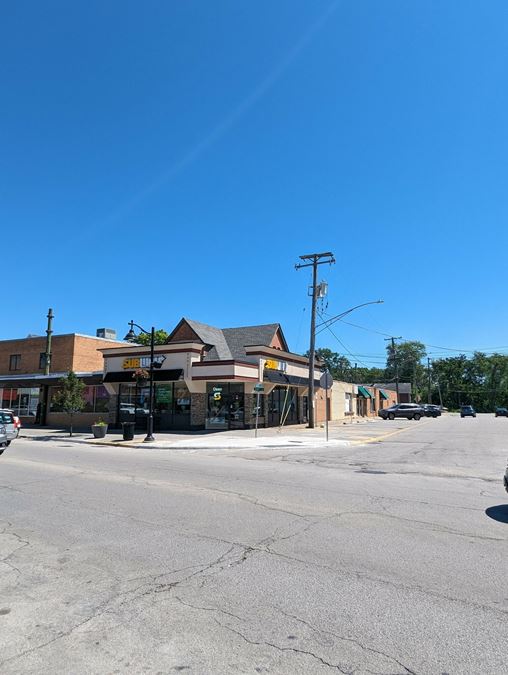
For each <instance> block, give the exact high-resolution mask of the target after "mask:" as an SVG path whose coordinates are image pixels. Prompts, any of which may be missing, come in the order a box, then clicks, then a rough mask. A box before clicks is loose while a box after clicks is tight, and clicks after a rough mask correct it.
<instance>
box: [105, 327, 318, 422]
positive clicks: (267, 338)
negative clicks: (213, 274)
mask: <svg viewBox="0 0 508 675" xmlns="http://www.w3.org/2000/svg"><path fill="white" fill-rule="evenodd" d="M100 351H101V352H102V354H103V355H104V386H105V387H106V390H107V392H108V393H109V395H110V397H111V399H110V415H109V421H110V423H111V424H112V425H114V426H119V425H120V424H121V423H122V422H127V421H134V422H135V423H136V425H137V426H138V427H139V428H146V417H147V415H148V410H149V383H148V381H147V378H146V375H147V372H145V377H144V378H141V380H140V378H139V371H140V370H141V371H143V370H145V371H148V369H149V366H150V347H147V346H141V345H129V346H127V345H124V347H123V348H122V349H111V348H107V347H105V348H102V349H101V350H100ZM155 361H156V362H157V366H158V367H157V368H156V370H154V386H155V392H154V429H155V430H156V431H157V430H171V429H175V430H177V429H179V430H185V429H208V430H222V429H235V428H252V427H253V426H255V424H256V418H257V424H258V426H260V427H268V426H279V425H281V424H282V425H290V424H301V423H305V422H306V421H307V417H308V405H309V403H308V398H307V393H308V391H307V390H308V367H309V364H308V360H307V359H306V358H305V357H303V356H300V355H299V354H294V353H292V352H291V351H289V347H288V344H287V342H286V339H285V337H284V334H283V332H282V328H281V326H280V325H279V324H277V323H274V324H264V325H259V326H242V327H238V328H223V329H221V328H216V327H215V326H210V325H207V324H204V323H200V322H197V321H193V320H191V319H185V318H183V319H182V320H181V321H180V322H179V323H178V324H177V326H176V327H175V328H174V330H173V331H172V332H171V334H170V335H169V337H168V340H167V342H166V344H164V345H156V346H155ZM319 366H320V364H319V363H318V364H317V367H316V376H315V386H316V392H317V396H316V419H317V421H323V420H324V419H325V414H326V409H325V405H326V400H325V395H324V392H323V390H321V389H320V383H319V377H320V375H321V372H320V367H319Z"/></svg>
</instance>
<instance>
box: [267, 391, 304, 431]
mask: <svg viewBox="0 0 508 675" xmlns="http://www.w3.org/2000/svg"><path fill="white" fill-rule="evenodd" d="M267 413H268V426H270V427H277V426H279V425H281V424H282V425H286V424H298V394H297V389H296V387H274V388H273V389H272V391H271V392H270V393H269V394H268V411H267Z"/></svg>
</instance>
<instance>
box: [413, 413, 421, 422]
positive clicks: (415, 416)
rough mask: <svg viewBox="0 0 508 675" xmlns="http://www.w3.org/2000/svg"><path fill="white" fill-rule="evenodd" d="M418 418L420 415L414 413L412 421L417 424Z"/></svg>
mask: <svg viewBox="0 0 508 675" xmlns="http://www.w3.org/2000/svg"><path fill="white" fill-rule="evenodd" d="M420 417H421V415H420V414H419V413H416V415H413V419H414V420H416V421H417V422H418V420H419V419H420Z"/></svg>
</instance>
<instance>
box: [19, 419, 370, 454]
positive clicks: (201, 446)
mask: <svg viewBox="0 0 508 675" xmlns="http://www.w3.org/2000/svg"><path fill="white" fill-rule="evenodd" d="M369 421H370V420H359V421H358V422H354V423H353V424H351V423H349V422H348V423H347V424H343V423H342V422H330V423H329V440H328V441H326V435H325V428H324V427H321V426H320V427H318V428H315V429H308V428H307V427H306V426H305V425H303V424H302V425H297V426H291V427H290V428H287V427H286V428H284V429H282V430H279V428H273V427H272V428H269V429H259V430H258V434H257V438H256V436H255V431H254V430H253V429H238V430H235V431H216V432H211V431H196V432H188V433H182V432H180V433H168V432H157V433H155V434H154V436H155V441H153V442H152V443H144V442H143V439H144V437H145V433H144V432H143V433H139V432H137V433H136V435H135V437H134V440H132V441H124V440H123V436H122V434H121V433H120V432H118V431H117V430H114V431H112V432H108V434H107V435H106V437H105V438H104V439H96V438H94V437H93V436H92V435H91V434H90V433H89V432H83V431H78V432H74V434H73V436H72V437H71V436H69V432H68V430H66V429H49V428H44V427H26V428H24V429H21V433H20V437H23V438H27V439H28V438H30V439H33V440H39V441H63V440H64V441H65V442H66V443H67V442H72V443H86V444H89V445H94V446H97V445H99V446H100V445H108V446H118V447H126V448H143V449H145V450H146V449H147V448H159V449H182V450H183V449H185V450H191V449H192V450H213V449H220V450H226V449H235V448H285V447H316V446H323V447H330V446H339V447H344V446H348V445H350V441H349V440H347V438H345V436H347V434H346V433H345V431H346V428H351V427H356V426H357V424H362V425H363V424H368V422H369Z"/></svg>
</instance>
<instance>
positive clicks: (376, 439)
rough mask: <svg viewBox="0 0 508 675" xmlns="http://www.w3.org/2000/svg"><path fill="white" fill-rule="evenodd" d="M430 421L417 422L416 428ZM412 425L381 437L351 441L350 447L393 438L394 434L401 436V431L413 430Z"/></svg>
mask: <svg viewBox="0 0 508 675" xmlns="http://www.w3.org/2000/svg"><path fill="white" fill-rule="evenodd" d="M431 421H432V420H425V421H424V422H417V425H418V427H423V426H425V425H426V424H429V423H430V422H431ZM414 428H415V427H414V425H411V426H408V427H404V428H403V429H397V431H390V432H388V433H387V434H382V435H381V436H368V437H367V438H362V439H360V440H358V441H351V445H363V444H365V443H374V442H376V441H380V440H382V439H384V438H388V437H389V436H395V435H396V434H401V433H402V432H403V431H410V430H411V429H414Z"/></svg>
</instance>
